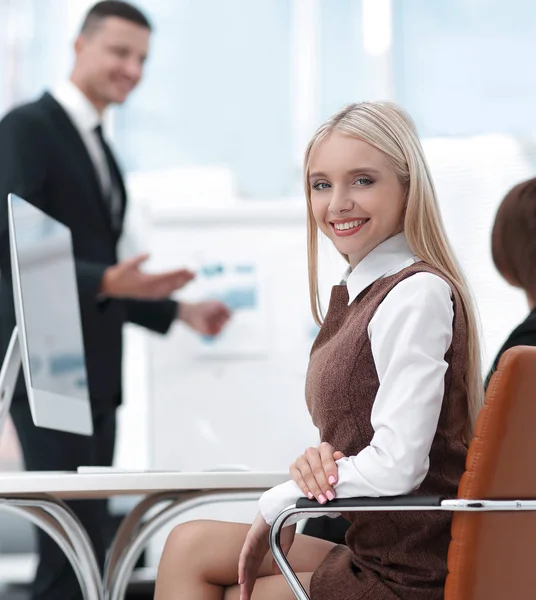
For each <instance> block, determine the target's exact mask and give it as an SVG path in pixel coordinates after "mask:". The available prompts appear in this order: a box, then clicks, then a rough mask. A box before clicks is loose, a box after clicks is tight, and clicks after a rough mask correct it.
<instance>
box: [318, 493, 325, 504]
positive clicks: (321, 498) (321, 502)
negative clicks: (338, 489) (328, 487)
mask: <svg viewBox="0 0 536 600" xmlns="http://www.w3.org/2000/svg"><path fill="white" fill-rule="evenodd" d="M318 501H319V502H320V504H325V503H326V502H327V500H326V497H325V496H324V494H320V496H318Z"/></svg>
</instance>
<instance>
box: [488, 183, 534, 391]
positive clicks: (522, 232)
mask: <svg viewBox="0 0 536 600" xmlns="http://www.w3.org/2000/svg"><path fill="white" fill-rule="evenodd" d="M491 252H492V256H493V262H494V263H495V267H496V268H497V271H499V273H500V274H501V275H502V277H503V278H504V279H505V280H506V281H507V282H508V283H509V284H510V285H512V286H514V287H517V288H520V289H522V290H523V291H524V292H525V295H526V297H527V302H528V305H529V309H530V313H529V315H528V316H527V318H526V319H525V320H524V321H523V322H522V323H521V324H520V325H518V326H517V327H516V328H515V329H514V330H513V331H512V333H511V334H510V335H509V336H508V339H507V340H506V341H505V342H504V344H503V345H502V347H501V349H500V350H499V352H498V354H497V356H496V357H495V360H494V361H493V365H492V368H491V370H490V372H489V374H488V377H487V378H486V387H487V385H488V382H489V380H490V378H491V375H492V374H493V372H494V371H495V369H496V368H497V365H498V363H499V360H500V358H501V356H502V354H503V352H505V351H506V350H508V348H513V347H514V346H536V178H533V179H529V180H528V181H524V182H522V183H519V184H518V185H516V186H514V187H513V188H512V189H511V190H510V191H509V192H508V194H506V196H505V197H504V199H503V201H502V202H501V205H500V206H499V209H498V211H497V215H496V216H495V222H494V224H493V230H492V234H491Z"/></svg>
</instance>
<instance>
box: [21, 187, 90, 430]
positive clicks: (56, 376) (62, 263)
mask: <svg viewBox="0 0 536 600" xmlns="http://www.w3.org/2000/svg"><path fill="white" fill-rule="evenodd" d="M9 210H10V223H9V225H10V244H11V264H12V273H13V293H14V300H15V314H16V317H17V327H18V332H19V344H20V349H21V355H22V366H23V370H24V377H25V382H26V388H27V390H28V396H29V400H30V407H31V409H32V416H33V419H34V422H35V424H36V425H38V426H42V427H49V428H53V429H60V430H64V431H72V432H76V433H84V434H90V433H91V432H92V423H91V410H90V402H89V393H88V383H87V373H86V363H85V353H84V343H83V334H82V325H81V319H80V306H79V300H78V288H77V281H76V272H75V261H74V256H73V248H72V239H71V232H70V230H69V228H68V227H66V226H65V225H63V224H61V223H59V222H58V221H56V220H55V219H53V218H51V217H50V216H48V215H47V214H45V213H44V212H42V211H41V210H39V209H38V208H36V207H35V206H33V205H32V204H30V203H29V202H26V201H25V200H23V199H22V198H19V197H18V196H15V195H14V194H11V195H10V197H9Z"/></svg>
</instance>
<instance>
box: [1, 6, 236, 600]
mask: <svg viewBox="0 0 536 600" xmlns="http://www.w3.org/2000/svg"><path fill="white" fill-rule="evenodd" d="M150 31H151V28H150V24H149V22H148V21H147V19H146V17H145V16H144V15H143V14H142V13H141V12H139V11H138V10H137V9H136V8H134V7H133V6H131V5H129V4H127V3H124V2H117V1H105V2H99V3H98V4H96V5H95V6H94V7H93V8H92V9H91V10H90V11H89V13H88V14H87V17H86V19H85V21H84V24H83V26H82V29H81V32H80V35H79V36H78V38H77V40H76V43H75V53H76V60H75V64H74V67H73V71H72V74H71V77H70V80H69V81H68V82H65V83H64V84H63V85H61V86H59V87H58V88H57V89H55V90H53V91H52V92H51V93H45V94H44V95H43V96H42V97H41V98H40V99H39V100H37V101H36V102H33V103H31V104H26V105H24V106H20V107H18V108H15V109H14V110H12V111H11V112H9V113H8V114H7V115H6V116H5V117H4V118H3V119H2V121H1V122H0V269H1V276H2V278H1V285H0V344H1V350H0V352H1V355H0V356H3V355H4V353H5V351H6V348H7V345H8V342H9V338H10V336H11V333H12V330H13V327H14V325H15V316H14V308H13V290H12V282H11V269H10V259H9V242H8V223H7V195H8V194H9V193H10V192H13V193H16V194H18V195H19V196H21V197H23V198H25V199H26V200H28V201H30V202H31V203H32V204H34V205H35V206H37V207H39V208H40V209H42V210H43V211H45V212H46V213H47V214H49V215H50V216H52V217H53V218H55V219H57V220H58V221H60V222H62V223H64V224H65V225H67V226H68V227H69V228H70V230H71V232H72V237H73V247H74V254H75V259H76V270H77V279H78V288H79V297H80V311H81V317H82V327H83V334H84V344H85V352H86V364H87V374H88V385H89V393H90V398H91V406H92V414H93V421H94V435H93V436H91V437H86V436H79V435H74V434H69V433H64V432H58V431H53V430H49V429H43V428H36V427H34V425H33V422H32V419H31V415H30V411H29V407H28V400H27V397H26V391H25V387H24V381H23V379H22V377H19V381H18V383H17V388H16V391H15V395H14V398H13V404H12V409H11V415H12V419H13V422H14V424H15V427H16V429H17V433H18V436H19V440H20V443H21V447H22V451H23V455H24V460H25V464H26V468H27V469H28V470H59V471H61V470H76V468H77V467H78V466H80V465H96V466H108V465H111V464H112V458H113V452H114V442H115V429H116V409H117V407H118V406H119V404H120V403H121V361H122V327H123V324H124V323H125V322H132V323H136V324H138V325H141V326H143V327H146V328H148V329H151V330H153V331H157V332H161V333H165V332H166V331H167V330H168V328H169V327H170V326H171V324H172V323H173V322H174V321H175V320H176V319H180V320H182V321H183V322H185V323H186V324H187V325H189V326H190V327H192V328H193V329H194V330H196V331H198V332H200V333H201V334H204V335H215V334H217V333H219V332H220V330H221V329H222V328H223V326H224V325H225V323H226V321H227V320H228V318H229V311H228V309H227V308H226V307H225V306H224V305H223V304H221V303H219V302H200V303H194V304H190V303H182V302H181V303H180V304H178V303H177V302H175V301H173V300H170V299H167V296H168V295H169V294H170V293H171V292H173V291H174V290H176V289H179V288H181V287H182V286H183V285H185V284H186V283H187V282H188V281H189V280H190V279H191V278H192V277H193V274H192V273H190V272H189V271H187V270H185V269H179V270H176V271H170V272H167V273H161V274H148V273H144V272H143V271H142V269H141V264H142V262H143V261H144V260H145V258H146V257H145V256H139V257H135V258H133V259H129V260H125V261H122V262H118V256H117V244H118V241H119V239H120V236H121V233H122V229H123V221H124V215H125V209H126V202H127V199H126V194H125V187H124V184H123V178H122V175H121V171H120V169H119V167H118V165H117V163H116V160H115V157H114V155H113V153H112V150H111V149H110V147H109V145H108V144H107V142H106V139H105V137H104V134H103V131H102V127H101V123H102V118H103V115H104V111H105V109H106V107H107V106H109V105H110V104H114V103H115V104H121V103H123V102H124V101H125V100H126V99H127V97H128V95H129V93H130V92H131V91H132V90H133V89H134V87H135V86H136V85H137V84H138V82H139V81H140V79H141V76H142V72H143V64H144V61H145V58H146V56H147V51H148V44H149V37H150ZM58 294H61V290H58ZM71 506H72V508H73V510H74V511H75V512H76V514H77V515H78V517H79V518H80V519H81V521H82V522H83V524H84V525H85V527H86V528H87V530H88V532H89V534H90V536H91V538H92V541H93V544H94V546H95V549H96V551H97V554H98V557H99V560H100V561H101V564H102V563H103V561H104V554H105V550H106V547H107V543H108V541H109V540H108V539H107V533H106V528H107V526H108V522H109V521H108V519H109V515H108V513H107V508H106V503H105V502H104V501H77V502H72V503H71ZM38 540H39V551H40V563H39V567H38V570H37V574H36V579H35V582H34V598H36V599H37V598H39V599H50V600H59V599H61V600H68V599H70V598H79V597H81V596H80V591H79V588H78V584H77V582H76V579H75V576H74V573H73V571H72V569H71V568H70V565H69V564H68V562H67V560H66V559H65V558H64V556H63V554H62V553H61V551H59V549H58V548H57V546H56V545H55V543H54V542H52V541H51V540H50V538H48V536H46V535H44V534H40V535H39V538H38Z"/></svg>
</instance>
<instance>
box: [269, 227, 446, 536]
mask: <svg viewBox="0 0 536 600" xmlns="http://www.w3.org/2000/svg"><path fill="white" fill-rule="evenodd" d="M418 260H419V259H418V258H417V257H415V256H414V255H413V254H412V252H411V250H410V249H409V247H408V244H407V241H406V238H405V235H404V234H403V233H400V234H398V235H395V236H393V237H392V238H390V239H388V240H386V241H385V242H383V243H382V244H380V245H379V246H377V247H376V248H375V249H374V250H372V252H370V254H368V255H367V256H366V257H365V258H364V259H363V260H362V261H361V262H360V263H359V264H358V265H357V267H355V269H354V270H353V271H352V272H351V273H350V274H349V275H348V278H347V281H346V285H347V288H348V295H349V304H351V303H352V302H353V301H354V300H355V299H356V297H357V296H358V295H359V294H360V293H361V292H362V291H363V290H364V289H365V288H366V287H368V286H369V285H370V284H371V283H373V282H374V281H376V280H377V279H380V278H383V277H387V276H389V275H394V274H395V273H397V272H399V271H401V270H402V269H404V268H405V267H407V266H409V265H411V264H413V263H414V262H417V261H418ZM453 316H454V311H453V304H452V293H451V289H450V287H449V285H448V284H447V283H446V282H445V281H444V280H443V279H441V278H440V277H438V276H437V275H434V274H432V273H426V272H423V273H416V274H414V275H412V276H411V277H408V278H407V279H404V280H403V281H401V282H400V283H398V284H397V285H396V286H395V287H394V288H393V289H392V290H391V291H390V292H389V294H388V295H387V296H386V297H385V299H384V301H383V302H382V303H381V304H380V306H379V307H378V309H377V310H376V313H375V314H374V316H373V318H372V319H371V321H370V323H369V326H368V336H369V339H370V344H371V348H372V356H373V359H374V363H375V366H376V371H377V373H378V379H379V382H380V385H379V388H378V392H377V394H376V399H375V401H374V405H373V408H372V415H371V423H372V427H373V429H374V436H373V438H372V440H371V442H370V445H369V446H367V447H366V448H364V449H363V450H362V451H361V452H359V454H357V455H356V456H349V457H345V458H342V459H341V460H338V461H337V466H338V479H337V483H336V484H335V486H334V489H335V495H336V497H338V498H352V497H358V496H373V497H378V496H394V495H399V494H407V493H409V492H411V491H412V490H414V489H416V488H418V487H419V485H420V484H421V483H422V481H423V480H424V478H425V477H426V474H427V472H428V469H429V453H430V448H431V446H432V441H433V439H434V435H435V433H436V430H437V424H438V421H439V414H440V411H441V405H442V402H443V395H444V381H445V373H446V371H447V367H448V365H447V363H446V362H445V354H446V353H447V350H448V349H449V347H450V345H451V342H452V324H453ZM335 450H338V448H335ZM301 497H303V493H302V491H301V490H300V488H299V487H298V486H297V484H296V483H294V481H292V480H290V481H288V482H286V483H283V484H281V485H278V486H276V487H274V488H272V489H271V490H268V491H267V492H265V493H264V494H263V496H262V497H261V499H260V501H259V505H260V510H261V513H262V515H263V517H264V519H265V520H266V522H267V523H268V524H269V525H271V524H272V523H273V522H274V520H275V518H276V516H277V515H278V514H279V512H281V511H282V510H283V509H284V508H287V507H288V506H289V505H291V504H295V503H296V501H297V500H298V498H301ZM288 524H290V521H289V522H287V525H288Z"/></svg>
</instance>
